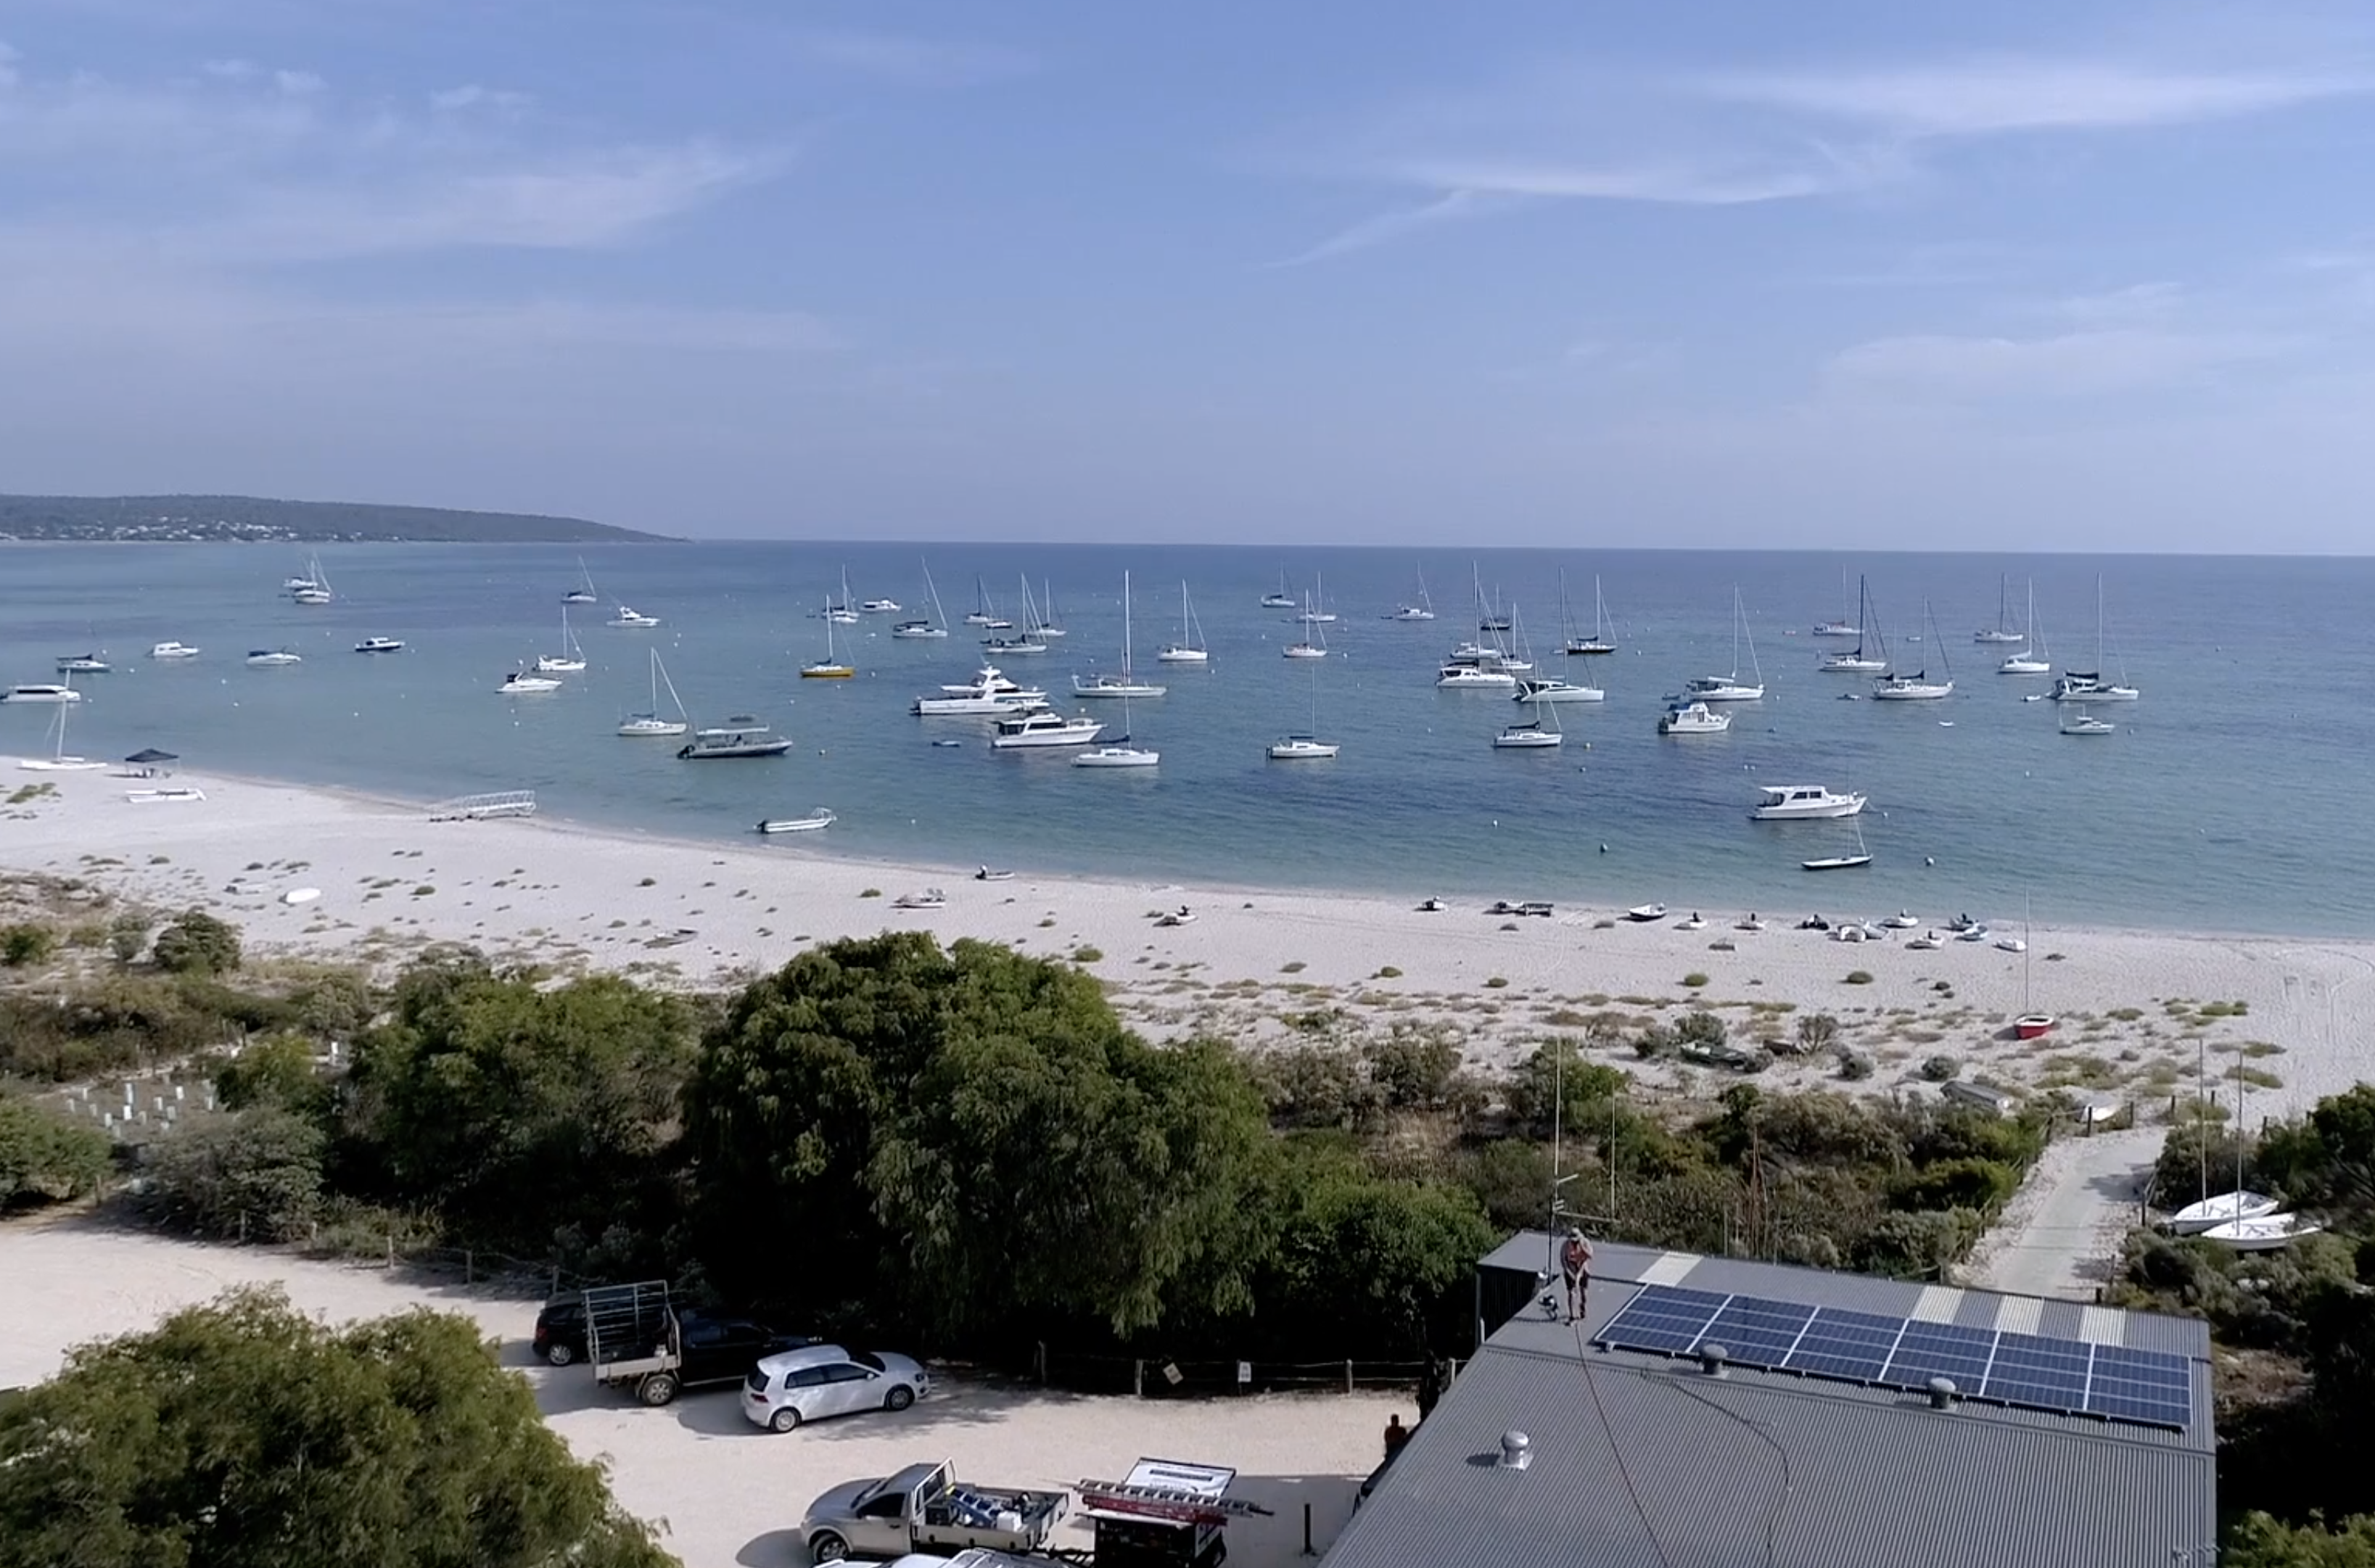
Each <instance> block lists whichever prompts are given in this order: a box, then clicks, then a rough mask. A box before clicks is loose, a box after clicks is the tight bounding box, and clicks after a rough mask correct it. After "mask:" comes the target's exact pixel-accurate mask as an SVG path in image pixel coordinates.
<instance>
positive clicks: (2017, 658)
mask: <svg viewBox="0 0 2375 1568" xmlns="http://www.w3.org/2000/svg"><path fill="white" fill-rule="evenodd" d="M2028 635H2029V639H2030V641H2029V643H2027V645H2026V646H2024V647H2022V648H2020V649H2019V650H2018V651H2017V652H2015V653H2011V654H2005V655H2004V662H2003V663H2002V664H2000V665H1998V666H1996V673H1997V674H1998V675H2051V674H2052V673H2053V661H2052V659H2051V658H2050V656H2049V655H2048V654H2047V652H2046V647H2045V628H2044V627H2043V626H2042V625H2040V624H2039V623H2038V619H2037V579H2036V578H2034V577H2032V578H2030V579H2029V580H2028Z"/></svg>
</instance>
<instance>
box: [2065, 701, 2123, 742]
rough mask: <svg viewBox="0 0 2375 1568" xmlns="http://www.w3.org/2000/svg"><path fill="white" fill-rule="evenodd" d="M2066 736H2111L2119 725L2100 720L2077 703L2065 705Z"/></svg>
mask: <svg viewBox="0 0 2375 1568" xmlns="http://www.w3.org/2000/svg"><path fill="white" fill-rule="evenodd" d="M2060 728H2061V730H2062V734H2064V735H2109V734H2110V733H2111V732H2112V731H2113V730H2115V729H2117V728H2119V725H2115V724H2113V723H2111V721H2110V720H2109V719H2098V718H2097V717H2096V716H2095V715H2094V714H2092V713H2088V712H2087V711H2086V709H2084V708H2082V707H2080V706H2078V704H2077V703H2075V702H2070V703H2066V704H2064V705H2063V710H2062V724H2061V725H2060Z"/></svg>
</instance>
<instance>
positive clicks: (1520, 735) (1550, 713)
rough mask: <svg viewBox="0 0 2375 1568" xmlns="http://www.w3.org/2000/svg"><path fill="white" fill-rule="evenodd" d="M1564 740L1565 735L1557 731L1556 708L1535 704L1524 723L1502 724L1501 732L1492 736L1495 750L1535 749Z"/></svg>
mask: <svg viewBox="0 0 2375 1568" xmlns="http://www.w3.org/2000/svg"><path fill="white" fill-rule="evenodd" d="M1565 741H1566V736H1564V735H1562V734H1560V733H1559V726H1558V709H1557V708H1556V707H1543V706H1541V705H1540V704H1537V705H1536V706H1535V708H1534V716H1533V717H1532V718H1530V719H1529V720H1527V721H1526V722H1525V723H1524V724H1517V725H1505V726H1503V728H1502V730H1501V733H1500V734H1498V735H1496V736H1495V737H1493V749H1495V750H1496V751H1537V750H1542V749H1547V748H1549V747H1554V746H1558V745H1561V744H1563V743H1565Z"/></svg>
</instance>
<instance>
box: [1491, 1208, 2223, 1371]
mask: <svg viewBox="0 0 2375 1568" xmlns="http://www.w3.org/2000/svg"><path fill="white" fill-rule="evenodd" d="M1555 1245H1556V1242H1555V1239H1554V1237H1553V1236H1551V1235H1550V1233H1549V1232H1543V1231H1520V1232H1518V1233H1517V1234H1516V1235H1514V1236H1512V1237H1510V1238H1509V1239H1508V1240H1507V1241H1506V1242H1504V1243H1502V1244H1500V1245H1499V1246H1498V1247H1495V1249H1494V1250H1493V1251H1492V1252H1491V1253H1490V1254H1488V1255H1487V1256H1485V1258H1484V1260H1483V1263H1482V1264H1481V1265H1480V1267H1485V1268H1499V1269H1511V1270H1518V1271H1521V1272H1530V1273H1536V1274H1539V1273H1542V1272H1544V1270H1545V1269H1546V1268H1548V1269H1553V1270H1554V1269H1555V1267H1556V1265H1555V1264H1553V1263H1551V1262H1550V1259H1551V1258H1552V1257H1553V1256H1554V1251H1553V1249H1554V1246H1555ZM1592 1251H1593V1255H1594V1256H1593V1257H1592V1263H1591V1276H1592V1279H1594V1280H1595V1281H1610V1282H1613V1281H1618V1280H1625V1281H1634V1282H1638V1283H1643V1284H1655V1285H1682V1286H1685V1287H1687V1288H1689V1289H1691V1290H1694V1291H1720V1292H1721V1293H1723V1294H1725V1295H1742V1296H1771V1297H1774V1298H1776V1299H1777V1300H1780V1301H1785V1302H1807V1303H1813V1304H1814V1305H1817V1306H1835V1307H1845V1308H1848V1309H1849V1310H1852V1311H1855V1312H1871V1313H1880V1314H1883V1315H1887V1316H1890V1317H1918V1318H1920V1319H1923V1320H1924V1321H1927V1322H1934V1323H1959V1324H1962V1325H1964V1326H1967V1327H1971V1328H2009V1329H2013V1330H2015V1331H2016V1332H2018V1333H2023V1334H2041V1335H2044V1336H2045V1337H2047V1338H2054V1339H2086V1340H2090V1341H2092V1342H2094V1343H2097V1344H2103V1345H2124V1346H2126V1347H2127V1348H2128V1349H2130V1350H2160V1351H2164V1352H2166V1353H2168V1354H2169V1355H2173V1356H2189V1357H2192V1358H2193V1359H2195V1360H2197V1361H2207V1360H2208V1359H2209V1356H2210V1326H2209V1325H2208V1324H2206V1323H2204V1322H2203V1321H2202V1319H2200V1318H2198V1317H2172V1316H2169V1315H2166V1314H2163V1313H2153V1312H2129V1311H2125V1310H2122V1309H2121V1308H2117V1307H2098V1306H2092V1305H2089V1304H2087V1303H2083V1302H2065V1301H2053V1300H2050V1299H2048V1298H2045V1297H2040V1296H2008V1295H2003V1294H2001V1293H1999V1292H1997V1291H1972V1290H1964V1289H1959V1288H1956V1287H1954V1286H1947V1285H1932V1284H1924V1283H1922V1282H1921V1281H1920V1280H1918V1279H1882V1278H1880V1277H1879V1276H1877V1275H1872V1274H1844V1273H1840V1272H1838V1271H1837V1270H1834V1269H1828V1268H1806V1267H1799V1266H1797V1265H1795V1264H1787V1263H1763V1262H1759V1261H1757V1260H1755V1259H1754V1258H1744V1257H1706V1256H1700V1255H1698V1254H1696V1253H1676V1252H1662V1251H1660V1250H1659V1249H1657V1248H1654V1247H1637V1246H1628V1245H1625V1244H1623V1243H1620V1242H1596V1243H1594V1244H1593V1247H1592Z"/></svg>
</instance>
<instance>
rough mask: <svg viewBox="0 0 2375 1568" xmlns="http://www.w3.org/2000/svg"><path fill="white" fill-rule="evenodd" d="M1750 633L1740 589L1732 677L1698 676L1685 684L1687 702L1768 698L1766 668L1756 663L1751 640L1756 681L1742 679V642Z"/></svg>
mask: <svg viewBox="0 0 2375 1568" xmlns="http://www.w3.org/2000/svg"><path fill="white" fill-rule="evenodd" d="M1745 631H1748V611H1747V608H1746V607H1744V606H1743V605H1742V603H1741V600H1740V590H1739V589H1738V588H1734V589H1733V590H1732V591H1731V674H1730V675H1700V676H1694V677H1692V678H1690V679H1689V680H1688V681H1686V682H1684V685H1683V694H1682V697H1681V699H1680V700H1681V701H1684V702H1755V701H1759V700H1760V699H1762V698H1763V697H1764V695H1765V670H1764V666H1761V665H1759V664H1758V663H1757V662H1756V639H1755V636H1753V635H1752V636H1750V637H1749V639H1748V664H1749V667H1750V668H1751V669H1752V670H1754V671H1755V674H1756V678H1755V681H1753V682H1751V681H1744V680H1743V679H1741V678H1740V639H1741V635H1742V633H1743V632H1745Z"/></svg>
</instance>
